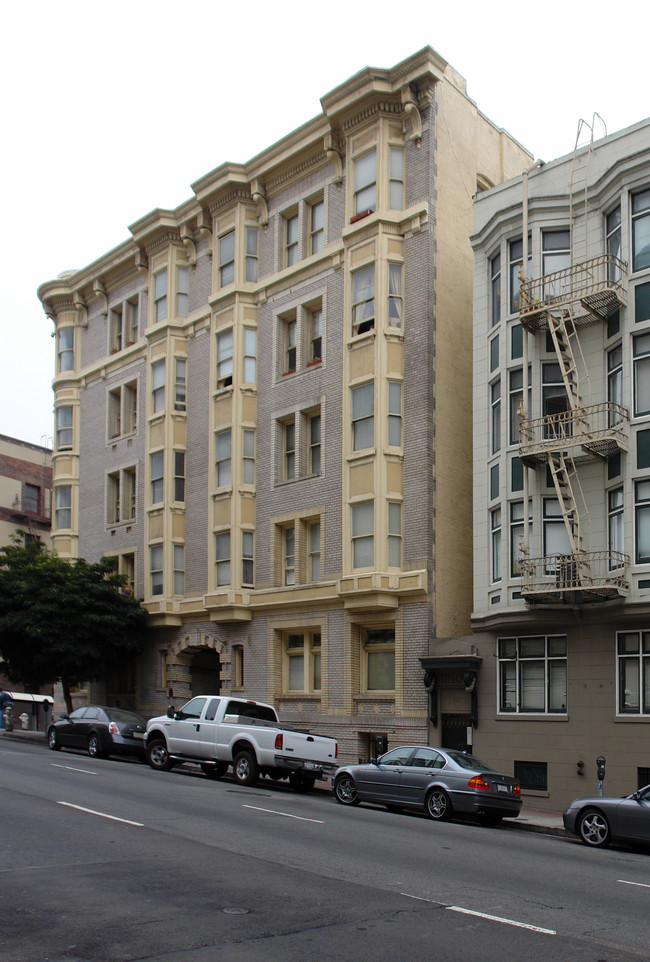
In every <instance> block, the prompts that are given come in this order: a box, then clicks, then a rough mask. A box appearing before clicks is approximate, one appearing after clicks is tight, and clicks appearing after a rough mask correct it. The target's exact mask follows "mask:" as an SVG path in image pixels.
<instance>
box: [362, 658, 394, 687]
mask: <svg viewBox="0 0 650 962" xmlns="http://www.w3.org/2000/svg"><path fill="white" fill-rule="evenodd" d="M366 657H367V659H368V690H369V691H392V690H394V688H395V652H394V651H370V652H368V653H367V656H366Z"/></svg>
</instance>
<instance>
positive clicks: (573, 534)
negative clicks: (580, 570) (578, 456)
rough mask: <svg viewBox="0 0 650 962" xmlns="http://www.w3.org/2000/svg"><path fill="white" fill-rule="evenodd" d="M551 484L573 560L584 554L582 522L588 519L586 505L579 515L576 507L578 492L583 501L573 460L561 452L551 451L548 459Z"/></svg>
mask: <svg viewBox="0 0 650 962" xmlns="http://www.w3.org/2000/svg"><path fill="white" fill-rule="evenodd" d="M548 463H549V467H550V469H551V476H552V478H553V484H554V486H555V491H556V493H557V497H558V501H559V503H560V510H561V511H562V519H563V521H564V526H565V528H566V531H567V535H568V538H569V546H570V549H571V551H570V553H571V555H572V556H573V558H574V560H577V558H578V556H579V555H582V554H583V553H584V543H583V534H582V522H583V520H584V519H588V515H587V511H586V505H585V506H584V508H583V511H582V513H581V511H580V509H579V506H578V498H577V496H576V491H577V492H578V494H579V496H580V498H581V501H584V497H583V495H582V488H581V486H580V481H579V478H578V473H577V470H576V466H575V464H574V462H573V458H571V457H569V456H568V455H566V454H565V453H564V452H562V451H553V452H552V453H551V454H550V455H549V459H548Z"/></svg>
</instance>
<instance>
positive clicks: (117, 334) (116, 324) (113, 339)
mask: <svg viewBox="0 0 650 962" xmlns="http://www.w3.org/2000/svg"><path fill="white" fill-rule="evenodd" d="M123 320H124V315H123V313H122V305H121V304H120V305H119V306H118V307H114V308H113V309H112V310H111V314H110V325H109V327H110V353H111V354H115V353H116V352H117V351H121V350H122V334H123Z"/></svg>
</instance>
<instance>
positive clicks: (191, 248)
mask: <svg viewBox="0 0 650 962" xmlns="http://www.w3.org/2000/svg"><path fill="white" fill-rule="evenodd" d="M181 241H182V242H183V247H184V248H185V250H186V251H187V262H188V264H189V265H190V267H195V266H196V244H195V243H194V241H193V240H192V234H191V231H190V229H189V227H188V226H187V224H181Z"/></svg>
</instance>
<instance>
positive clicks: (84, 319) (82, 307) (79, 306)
mask: <svg viewBox="0 0 650 962" xmlns="http://www.w3.org/2000/svg"><path fill="white" fill-rule="evenodd" d="M74 306H75V310H76V311H77V323H78V324H79V326H80V327H88V308H87V307H86V302H85V301H84V299H83V297H82V296H81V294H80V293H79V291H75V292H74Z"/></svg>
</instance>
